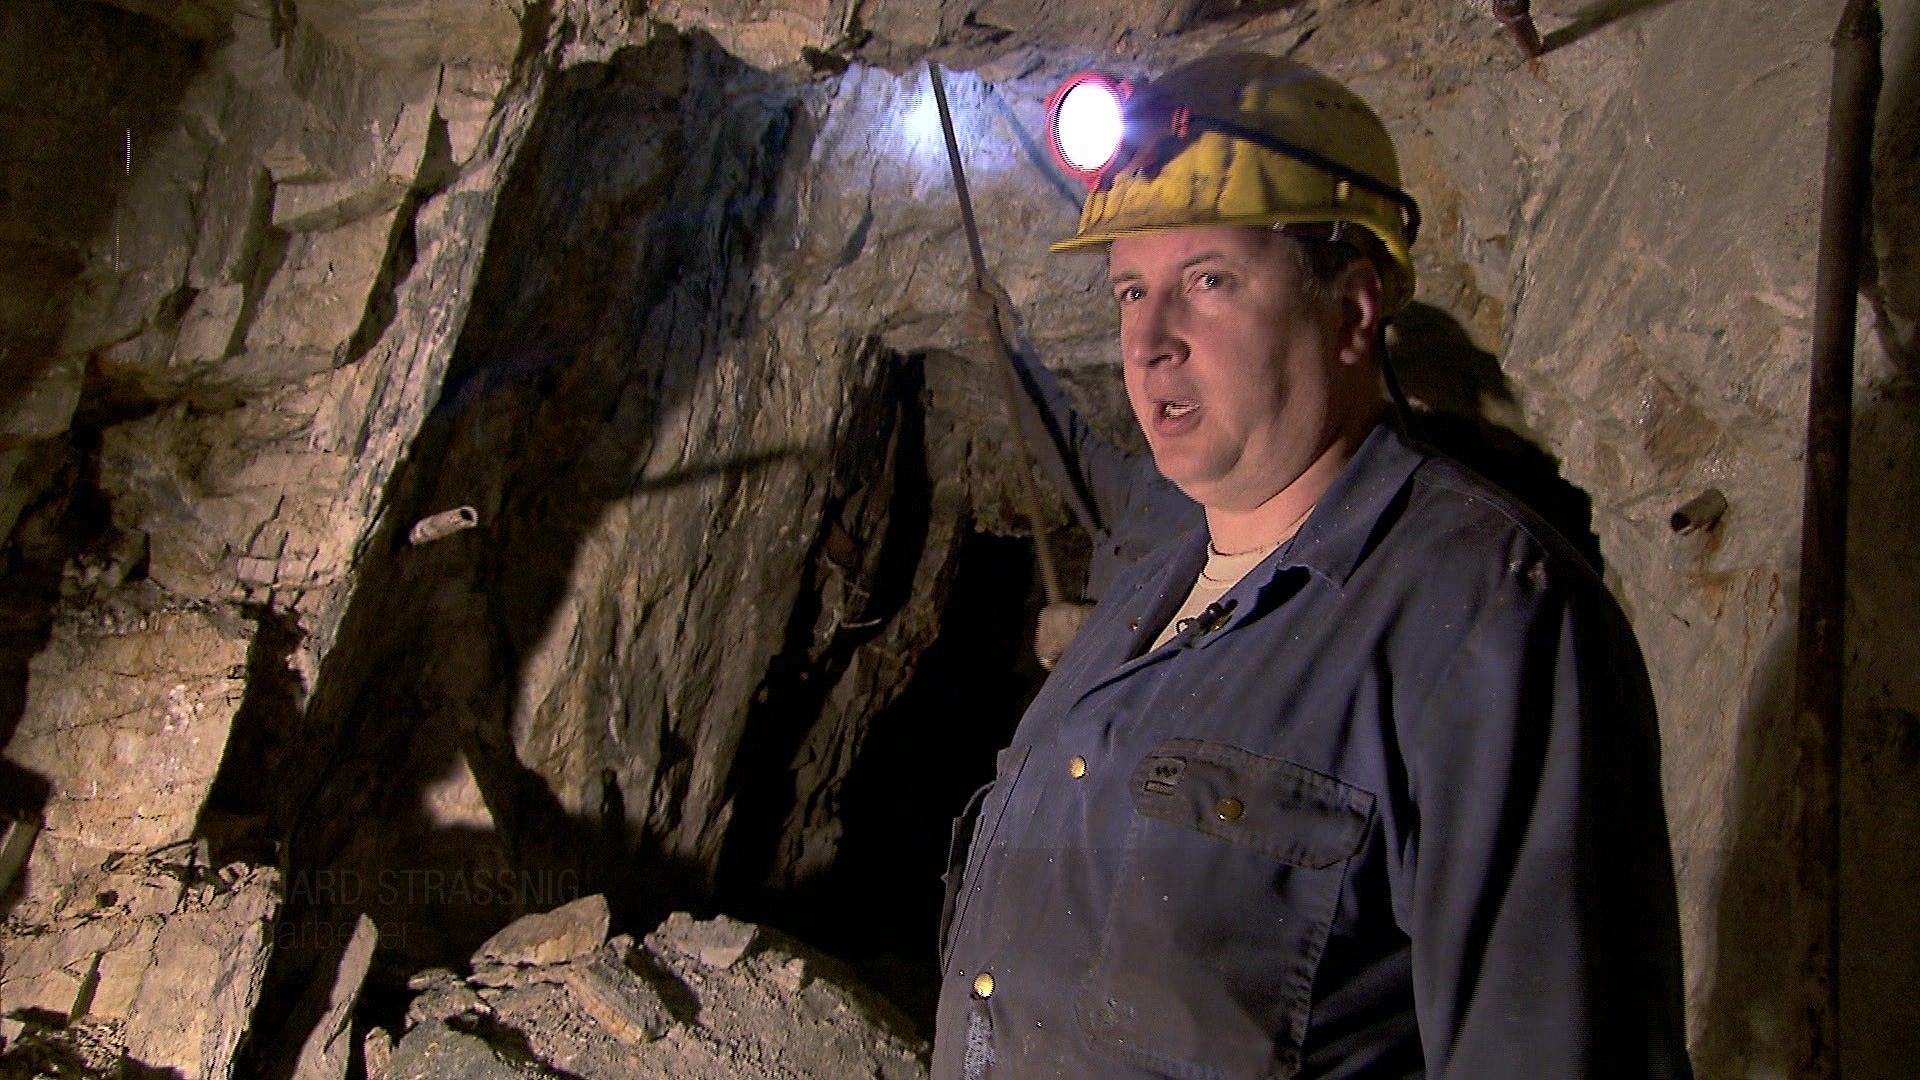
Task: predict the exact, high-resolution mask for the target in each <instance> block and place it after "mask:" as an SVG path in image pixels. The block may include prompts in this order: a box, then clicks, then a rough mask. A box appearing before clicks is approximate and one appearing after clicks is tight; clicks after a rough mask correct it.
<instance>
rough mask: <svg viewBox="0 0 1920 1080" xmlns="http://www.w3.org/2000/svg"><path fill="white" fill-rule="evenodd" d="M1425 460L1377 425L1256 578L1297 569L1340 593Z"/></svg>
mask: <svg viewBox="0 0 1920 1080" xmlns="http://www.w3.org/2000/svg"><path fill="white" fill-rule="evenodd" d="M1426 459H1427V455H1425V454H1423V453H1421V452H1420V451H1419V450H1418V449H1416V448H1415V447H1414V446H1413V445H1412V444H1410V443H1409V442H1408V441H1407V437H1406V436H1405V435H1404V434H1402V433H1401V432H1400V430H1399V429H1398V428H1397V427H1396V426H1395V425H1394V424H1392V423H1390V422H1387V421H1382V422H1380V423H1378V424H1375V425H1374V428H1373V430H1372V431H1370V432H1368V433H1367V437H1366V438H1365V439H1363V440H1361V443H1360V448H1359V449H1358V450H1357V451H1355V452H1354V455H1353V460H1351V461H1349V462H1347V465H1346V468H1344V469H1341V470H1340V475H1338V476H1336V477H1334V480H1333V483H1332V485H1330V486H1329V487H1328V488H1327V491H1326V494H1324V495H1322V496H1320V502H1319V505H1318V506H1317V507H1315V509H1314V511H1313V513H1312V514H1311V515H1310V516H1309V517H1308V518H1307V523H1306V524H1305V525H1302V526H1301V527H1300V533H1299V535H1298V536H1296V537H1295V538H1294V541H1293V543H1291V544H1288V545H1285V546H1284V547H1282V548H1281V551H1280V553H1279V554H1280V557H1279V558H1278V559H1276V560H1274V562H1273V564H1272V565H1271V566H1262V567H1260V568H1258V569H1256V570H1255V571H1254V574H1258V575H1263V576H1265V577H1267V578H1269V579H1270V578H1271V577H1272V574H1273V572H1275V571H1278V570H1281V569H1285V568H1286V567H1289V566H1299V567H1304V568H1306V569H1307V570H1310V571H1312V572H1313V573H1315V574H1317V575H1319V576H1320V577H1323V578H1325V579H1326V580H1327V581H1328V582H1330V583H1332V584H1333V586H1334V587H1335V588H1342V589H1344V588H1345V587H1346V584H1347V580H1348V579H1349V578H1351V577H1352V576H1353V573H1354V571H1355V570H1356V569H1358V568H1359V565H1360V561H1361V560H1362V559H1364V558H1366V555H1367V553H1368V552H1369V551H1371V550H1372V549H1373V545H1374V543H1375V542H1376V540H1377V538H1378V536H1379V534H1380V532H1381V531H1382V530H1381V527H1380V526H1381V521H1382V519H1383V518H1385V517H1386V516H1387V514H1388V512H1389V511H1390V510H1392V509H1393V506H1394V503H1395V502H1397V501H1398V500H1399V498H1400V494H1401V492H1402V491H1403V490H1405V488H1406V486H1407V481H1408V480H1409V479H1411V478H1412V476H1413V473H1414V470H1416V469H1418V468H1419V467H1420V465H1421V463H1422V462H1424V461H1425V460H1426ZM1251 576H1253V575H1249V577H1251Z"/></svg>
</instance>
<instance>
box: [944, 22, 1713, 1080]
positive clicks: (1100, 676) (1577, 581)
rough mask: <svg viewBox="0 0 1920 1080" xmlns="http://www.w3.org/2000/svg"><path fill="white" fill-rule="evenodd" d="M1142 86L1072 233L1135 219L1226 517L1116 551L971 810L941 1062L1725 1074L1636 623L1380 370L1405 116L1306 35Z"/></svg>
mask: <svg viewBox="0 0 1920 1080" xmlns="http://www.w3.org/2000/svg"><path fill="white" fill-rule="evenodd" d="M1123 93H1124V101H1125V103H1126V106H1125V107H1126V109H1127V110H1128V116H1127V120H1128V124H1129V127H1128V132H1129V137H1128V141H1127V142H1125V143H1123V144H1122V146H1121V149H1120V151H1119V155H1118V157H1117V158H1116V159H1115V160H1114V161H1112V162H1110V163H1106V164H1104V165H1103V166H1101V167H1100V168H1099V169H1098V170H1097V171H1096V172H1095V173H1094V179H1093V181H1092V189H1091V193H1090V194H1089V196H1088V199H1087V203H1086V207H1085V210H1084V212H1083V214H1082V217H1081V223H1080V228H1079V231H1078V233H1077V235H1076V236H1074V237H1073V238H1071V239H1069V240H1067V241H1063V242H1062V243H1061V244H1060V245H1056V247H1057V248H1078V247H1098V246H1106V248H1107V254H1108V265H1109V276H1110V279H1111V283H1112V288H1113V295H1114V299H1115V301H1116V304H1117V307H1118V310H1119V314H1120V347H1121V353H1122V360H1123V370H1124V377H1125V382H1126V389H1127V396H1128V400H1129V402H1130V403H1131V405H1132V408H1133V412H1134V415H1135V418H1136V420H1137V421H1138V422H1139V423H1140V425H1141V428H1142V429H1143V431H1144V432H1145V434H1146V438H1147V443H1148V445H1149V447H1150V448H1151V450H1152V452H1153V458H1154V463H1155V465H1156V466H1157V468H1158V469H1159V471H1160V472H1161V473H1162V474H1164V475H1165V476H1166V477H1167V478H1168V479H1169V480H1171V481H1172V482H1173V483H1175V484H1176V485H1178V486H1179V487H1180V489H1181V490H1182V491H1184V492H1185V493H1186V494H1187V495H1189V496H1191V497H1192V498H1193V499H1194V501H1196V502H1197V503H1199V504H1200V506H1201V507H1202V508H1203V510H1204V514H1205V525H1204V527H1202V528H1196V529H1194V530H1193V531H1192V532H1191V533H1189V534H1188V535H1187V536H1185V537H1184V538H1182V539H1180V540H1178V541H1176V542H1174V543H1172V544H1170V545H1168V546H1165V547H1163V548H1161V549H1160V550H1158V551H1156V552H1155V553H1154V554H1152V555H1151V556H1149V557H1148V558H1146V559H1144V560H1143V561H1141V562H1140V563H1138V564H1137V565H1136V566H1134V567H1133V568H1132V569H1131V570H1129V571H1127V572H1126V573H1124V574H1123V575H1122V576H1121V577H1120V578H1119V579H1118V581H1117V582H1116V584H1115V585H1114V587H1113V588H1112V590H1111V591H1109V593H1108V595H1107V596H1106V597H1105V598H1104V599H1103V600H1102V602H1101V603H1100V605H1099V606H1098V608H1096V609H1095V611H1094V612H1093V614H1092V616H1091V617H1090V618H1089V620H1088V621H1087V623H1086V625H1085V627H1084V628H1083V629H1082V631H1081V633H1080V634H1079V636H1078V638H1077V639H1075V641H1074V643H1073V645H1072V646H1071V647H1070V648H1069V649H1068V650H1067V652H1066V654H1065V655H1064V656H1063V657H1062V658H1061V660H1060V662H1059V665H1058V667H1057V668H1056V670H1055V671H1054V673H1053V675H1052V677H1051V678H1050V679H1049V681H1048V682H1047V684H1046V686H1045V687H1044V688H1043V689H1042V690H1041V692H1040V695H1039V696H1038V697H1037V698H1036V699H1035V701H1034V703H1033V705H1032V707H1031V708H1030V709H1029V710H1028V712H1027V715H1026V716H1025V718H1024V719H1023V720H1022V722H1021V724H1020V727H1019V729H1018V730H1017V731H1016V733H1015V735H1014V739H1013V745H1011V746H1010V747H1008V748H1007V749H1006V750H1005V751H1003V752H1002V754H1001V756H1000V759H999V762H998V772H997V776H996V779H995V781H994V783H993V785H992V786H991V788H990V789H988V790H987V791H986V792H985V793H984V798H983V799H981V800H978V801H977V802H976V805H975V807H974V808H973V809H972V816H973V824H972V827H971V837H972V840H971V845H970V848H969V849H968V852H967V855H966V858H965V860H964V862H963V863H960V864H959V865H956V867H955V869H954V872H953V874H952V875H950V879H949V889H950V903H949V918H948V919H947V920H946V925H945V926H944V927H943V933H942V950H941V952H942V956H941V962H942V968H943V973H942V984H941V994H940V1002H939V1009H938V1021H937V1032H936V1038H935V1046H934V1062H933V1064H934V1075H935V1077H937V1078H941V1080H947V1078H964V1080H980V1078H983V1077H1009V1078H1018V1080H1028V1078H1039V1077H1120V1078H1131V1077H1157V1076H1177V1077H1222V1078H1225V1077H1294V1076H1299V1077H1418V1076H1431V1077H1463V1078H1472V1080H1490V1078H1502V1077H1528V1078H1535V1077H1552V1078H1559V1077H1662V1078H1664V1077H1684V1076H1688V1075H1689V1073H1690V1069H1689V1065H1688V1062H1687V1058H1686V1051H1685V1044H1684V1024H1683V1020H1682V1011H1681V1001H1680V965H1679V944H1678V929H1677V918H1676V914H1675V898H1674V884H1673V871H1672V860H1671V856H1670V854H1669V849H1668V840H1667V833H1666V823H1665V816H1664V811H1663V809H1662V805H1661V794H1660V779H1659V763H1658V762H1659V739H1658V734H1657V731H1656V728H1655V722H1654V708H1653V701H1652V695H1651V692H1650V690H1649V687H1648V683H1647V679H1646V674H1645V670H1644V665H1643V663H1642V661H1641V658H1640V654H1639V650H1638V647H1637V645H1636V644H1635V642H1634V639H1633V635H1632V632H1631V630H1630V629H1629V627H1628V625H1627V623H1626V620H1625V619H1624V617H1623V616H1622V614H1621V612H1620V610H1619V608H1618V606H1617V605H1616V604H1615V603H1614V601H1613V600H1612V598H1611V597H1610V596H1609V595H1608V593H1607V591H1606V589H1605V588H1604V587H1603V586H1602V584H1601V583H1600V581H1599V580H1598V579H1597V578H1596V577H1595V576H1594V574H1593V573H1592V571H1591V570H1590V569H1589V568H1588V567H1587V565H1586V564H1585V563H1584V562H1583V561H1582V560H1581V559H1580V557H1579V556H1578V555H1577V554H1576V553H1574V552H1573V550H1572V549H1571V548H1570V547H1569V546H1568V545H1567V544H1566V542H1565V541H1564V540H1563V539H1561V538H1560V537H1559V536H1558V535H1556V534H1555V533H1554V532H1553V531H1552V530H1551V529H1550V528H1548V527H1547V526H1546V525H1545V524H1543V523H1542V522H1541V521H1540V520H1539V519H1538V518H1537V517H1535V516H1534V515H1532V514H1531V513H1529V512H1528V511H1526V510H1525V509H1524V508H1522V507H1521V506H1519V505H1518V504H1517V503H1516V502H1515V501H1514V500H1513V499H1511V498H1510V497H1508V496H1507V495H1505V494H1504V493H1502V492H1501V491H1499V490H1498V489H1496V488H1494V487H1492V486H1491V485H1489V484H1487V483H1486V482H1485V481H1483V480H1480V479H1479V478H1477V477H1476V476H1474V475H1472V474H1471V473H1469V472H1467V471H1466V470H1464V469H1462V468H1460V467H1459V466H1457V465H1455V464H1453V463H1451V462H1449V461H1447V460H1445V459H1443V458H1438V457H1435V456H1433V455H1432V454H1431V453H1429V452H1427V451H1425V450H1423V449H1421V448H1420V447H1418V446H1417V445H1414V444H1412V443H1410V442H1409V441H1408V440H1407V439H1406V438H1405V437H1404V436H1403V435H1402V434H1401V433H1400V432H1399V431H1398V430H1396V428H1395V427H1394V426H1393V424H1392V423H1390V422H1389V412H1388V410H1387V409H1386V407H1385V406H1384V404H1383V397H1382V394H1381V391H1380V385H1381V371H1380V367H1379V364H1380V358H1379V356H1378V354H1377V353H1376V351H1375V350H1376V342H1377V340H1378V331H1379V327H1380V323H1381V321H1382V320H1383V319H1385V318H1386V317H1387V316H1388V315H1389V314H1391V313H1392V312H1393V311H1394V310H1396V309H1397V308H1398V307H1399V306H1400V305H1402V304H1404V303H1405V302H1406V300H1407V299H1408V297H1409V296H1410V295H1411V293H1412V287H1413V270H1412V264H1411V261H1410V257H1409V255H1408V245H1409V244H1410V243H1411V241H1412V239H1413V233H1414V231H1415V229H1416V228H1417V224H1418V212H1417V210H1416V208H1415V207H1414V205H1413V203H1412V200H1410V199H1409V198H1407V196H1406V195H1405V194H1404V193H1402V192H1401V191H1400V189H1399V183H1400V180H1399V170H1398V165H1397V162H1396V160H1395V156H1394V151H1393V147H1392V143H1391V141H1390V139H1389V138H1388V136H1387V134H1386V132H1385V129H1384V128H1383V127H1382V125H1381V124H1380V122H1379V120H1378V119H1377V118H1376V117H1375V116H1374V114H1373V113H1372V111H1371V110H1369V109H1368V108H1367V106H1366V105H1365V104H1364V103H1363V102H1361V100H1360V99H1359V98H1357V97H1355V96H1354V95H1353V94H1352V93H1351V92H1349V91H1348V90H1346V89H1345V88H1344V87H1342V86H1340V85H1339V84H1338V83H1336V82H1334V81H1333V80H1331V79H1328V78H1326V77H1324V76H1322V75H1319V74H1318V73H1317V72H1314V71H1312V70H1311V69H1307V68H1305V67H1302V66H1300V65H1298V64H1293V63H1291V62H1287V61H1281V60H1276V59H1273V58H1268V57H1255V56H1247V55H1223V56H1214V57H1208V58H1204V59H1202V60H1199V61H1195V62H1194V63H1192V64H1190V65H1187V66H1185V67H1182V68H1179V69H1176V70H1175V71H1173V72H1171V73H1169V74H1168V75H1166V76H1164V77H1163V78H1161V79H1159V80H1156V81H1155V82H1154V83H1151V84H1149V85H1147V86H1144V87H1128V88H1124V91H1123Z"/></svg>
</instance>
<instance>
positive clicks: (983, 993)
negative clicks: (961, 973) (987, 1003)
mask: <svg viewBox="0 0 1920 1080" xmlns="http://www.w3.org/2000/svg"><path fill="white" fill-rule="evenodd" d="M973 996H974V997H978V998H990V997H992V996H993V973H992V972H991V971H983V972H981V973H980V974H978V975H975V976H974V977H973Z"/></svg>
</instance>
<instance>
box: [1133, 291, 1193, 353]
mask: <svg viewBox="0 0 1920 1080" xmlns="http://www.w3.org/2000/svg"><path fill="white" fill-rule="evenodd" d="M1184 325H1185V324H1184V322H1183V320H1182V318H1181V314H1180V310H1179V305H1178V304H1177V303H1175V302H1174V301H1173V300H1171V299H1169V298H1163V297H1157V296H1148V297H1142V298H1141V299H1140V300H1138V301H1136V302H1135V303H1134V305H1133V307H1132V308H1130V309H1129V310H1128V312H1127V317H1126V318H1124V319H1123V320H1122V322H1121V327H1120V338H1121V340H1120V359H1121V360H1122V361H1123V362H1125V363H1128V364H1133V365H1136V366H1139V367H1151V366H1153V365H1154V364H1159V363H1165V362H1167V361H1177V360H1184V359H1186V356H1187V337H1186V333H1185V330H1184Z"/></svg>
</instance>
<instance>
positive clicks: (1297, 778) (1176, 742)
mask: <svg viewBox="0 0 1920 1080" xmlns="http://www.w3.org/2000/svg"><path fill="white" fill-rule="evenodd" d="M1131 790H1132V794H1133V806H1134V809H1135V810H1138V811H1139V812H1140V813H1141V814H1144V815H1145V816H1147V817H1151V818H1158V819H1160V820H1162V821H1167V822H1172V823H1173V824H1175V825H1181V826H1185V827H1186V828H1189V829H1193V830H1196V831H1198V832H1201V833H1205V834H1206V835H1208V836H1213V837H1217V838H1219V839H1221V840H1225V841H1226V842H1228V843H1230V844H1238V845H1241V846H1244V847H1249V848H1253V849H1255V850H1258V851H1263V852H1266V853H1267V854H1269V855H1272V856H1273V857H1274V858H1276V859H1279V860H1280V861H1282V862H1285V863H1287V864H1289V865H1292V866H1299V867H1305V868H1307V869H1310V870H1322V869H1325V868H1327V867H1329V866H1332V865H1333V864H1335V863H1337V862H1340V861H1341V860H1343V859H1349V858H1352V857H1353V855H1354V853H1355V852H1357V851H1359V850H1360V845H1361V844H1362V843H1363V842H1364V841H1365V840H1366V836H1367V828H1368V826H1369V825H1370V824H1371V822H1372V820H1373V795H1372V793H1370V792H1367V791H1365V790H1363V789H1361V788H1357V787H1354V786H1353V785H1352V784H1348V783H1345V782H1344V781H1340V780H1336V779H1334V778H1333V777H1331V776H1327V775H1326V774H1324V773H1319V772H1315V771H1314V770H1312V769H1309V768H1307V767H1306V766H1304V765H1298V764H1295V763H1294V762H1291V761H1287V760H1286V759H1284V758H1276V757H1267V756H1265V755H1263V754H1256V753H1254V752H1252V751H1250V750H1242V749H1241V748H1239V747H1237V746H1230V745H1228V744H1226V743H1218V742H1207V741H1204V740H1201V739H1166V740H1163V741H1161V742H1160V743H1159V744H1158V745H1156V746H1155V747H1154V748H1153V752H1152V753H1150V754H1148V755H1147V756H1146V757H1144V758H1142V759H1141V760H1140V763H1139V764H1138V765H1136V766H1135V767H1134V770H1133V777H1132V781H1131Z"/></svg>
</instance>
